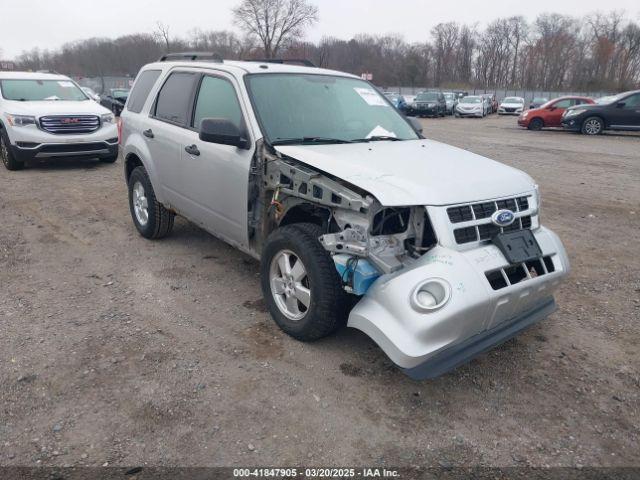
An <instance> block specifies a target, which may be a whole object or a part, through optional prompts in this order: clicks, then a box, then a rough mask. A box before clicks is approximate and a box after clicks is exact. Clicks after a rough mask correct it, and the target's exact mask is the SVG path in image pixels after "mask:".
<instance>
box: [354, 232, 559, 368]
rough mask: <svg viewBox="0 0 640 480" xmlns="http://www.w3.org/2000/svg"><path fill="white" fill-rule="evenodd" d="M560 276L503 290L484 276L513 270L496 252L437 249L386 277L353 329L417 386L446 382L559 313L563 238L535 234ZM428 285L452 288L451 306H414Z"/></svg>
mask: <svg viewBox="0 0 640 480" xmlns="http://www.w3.org/2000/svg"><path fill="white" fill-rule="evenodd" d="M534 235H535V237H536V239H537V240H538V243H539V245H540V247H541V249H542V252H543V256H545V257H547V256H549V257H551V258H552V261H553V264H554V267H555V270H554V271H553V272H551V273H547V274H545V275H542V276H539V277H537V278H529V279H527V280H525V281H521V282H520V283H515V284H513V285H510V286H508V287H506V288H502V289H500V290H493V288H492V287H491V285H490V283H489V281H488V280H487V277H486V273H487V272H491V271H494V270H496V269H500V268H504V267H508V264H507V262H506V260H505V258H504V256H503V255H502V253H501V252H500V251H499V250H498V248H497V247H496V246H494V245H492V244H485V245H481V246H479V247H478V248H475V249H472V250H466V251H458V250H454V249H450V248H446V247H443V246H438V247H436V248H434V249H433V250H431V251H430V252H429V253H427V254H426V255H424V256H423V257H422V258H420V259H419V260H417V261H416V262H415V264H413V265H411V266H408V267H406V268H404V269H403V270H400V271H398V272H395V273H393V274H389V275H384V276H382V277H380V278H379V279H378V280H376V282H375V283H374V284H373V285H372V287H371V288H370V289H369V291H368V292H367V294H366V295H365V296H364V297H363V298H362V299H361V300H360V302H359V303H358V304H357V305H356V306H355V307H354V309H353V310H352V312H351V314H350V316H349V322H348V325H349V326H350V327H353V328H356V329H358V330H361V331H363V332H364V333H366V334H367V335H368V336H369V337H371V338H372V339H373V340H374V341H375V342H376V343H377V344H378V345H379V346H380V348H382V350H383V351H384V352H385V353H386V354H387V355H388V356H389V358H390V359H391V360H392V361H393V362H394V363H395V364H396V365H397V366H398V367H400V368H401V369H402V370H403V371H405V372H406V373H407V374H409V375H410V376H411V377H412V378H416V379H424V378H432V377H434V376H438V375H441V374H443V373H445V372H446V371H448V370H450V369H452V368H455V367H456V366H458V365H460V364H461V363H464V362H466V361H469V360H471V359H472V358H473V357H474V356H476V355H478V354H480V353H482V352H484V351H486V350H488V349H490V348H492V347H494V346H495V345H498V344H499V343H502V342H503V341H505V340H507V339H509V338H511V337H512V336H513V335H516V334H517V333H518V332H520V331H521V330H523V329H524V328H526V327H527V326H529V325H531V324H533V323H535V322H538V321H540V320H542V319H543V318H544V317H546V316H547V315H549V314H550V313H551V312H552V311H553V309H554V301H553V293H554V291H555V290H556V289H557V287H558V286H559V285H560V283H561V281H562V279H563V278H564V277H566V275H567V274H568V273H569V269H570V267H569V260H568V258H567V255H566V252H565V250H564V247H563V246H562V243H561V242H560V240H559V239H558V237H557V236H556V235H555V234H554V233H553V232H551V231H550V230H547V229H545V228H539V229H537V230H536V231H535V232H534ZM428 279H439V280H443V281H445V282H447V283H448V284H449V285H450V287H451V289H450V290H451V295H450V299H449V301H448V302H447V303H446V304H445V305H444V306H443V307H442V308H440V309H438V310H436V311H432V312H429V313H424V312H420V311H417V310H416V309H414V308H413V307H412V305H411V301H410V297H411V294H412V293H413V290H414V289H415V287H416V286H417V285H419V284H420V283H421V282H424V281H425V280H428Z"/></svg>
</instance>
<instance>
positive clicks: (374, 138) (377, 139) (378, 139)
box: [351, 135, 402, 143]
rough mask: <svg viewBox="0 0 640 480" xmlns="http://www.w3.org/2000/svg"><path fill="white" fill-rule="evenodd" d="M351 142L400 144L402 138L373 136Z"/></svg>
mask: <svg viewBox="0 0 640 480" xmlns="http://www.w3.org/2000/svg"><path fill="white" fill-rule="evenodd" d="M351 141H352V142H362V143H366V142H385V141H390V142H401V141H402V138H398V137H392V136H390V135H373V136H371V137H368V138H358V139H356V140H351Z"/></svg>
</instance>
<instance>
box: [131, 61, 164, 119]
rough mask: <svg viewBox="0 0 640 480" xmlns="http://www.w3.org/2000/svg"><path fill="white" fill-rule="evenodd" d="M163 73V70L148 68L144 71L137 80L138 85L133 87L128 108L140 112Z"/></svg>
mask: <svg viewBox="0 0 640 480" xmlns="http://www.w3.org/2000/svg"><path fill="white" fill-rule="evenodd" d="M161 73H162V70H147V71H146V72H142V73H141V74H140V75H139V76H138V79H137V80H136V86H135V87H133V90H132V91H131V94H130V95H129V101H128V102H127V110H129V111H130V112H133V113H140V112H141V111H142V108H143V107H144V104H145V102H146V101H147V97H148V96H149V92H151V89H152V88H153V86H154V85H155V84H156V80H158V77H159V76H160V74H161Z"/></svg>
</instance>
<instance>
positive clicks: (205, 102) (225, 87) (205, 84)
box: [192, 76, 242, 130]
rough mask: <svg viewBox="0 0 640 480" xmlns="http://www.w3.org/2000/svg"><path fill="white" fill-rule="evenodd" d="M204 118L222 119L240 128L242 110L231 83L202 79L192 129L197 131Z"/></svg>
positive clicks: (209, 78)
mask: <svg viewBox="0 0 640 480" xmlns="http://www.w3.org/2000/svg"><path fill="white" fill-rule="evenodd" d="M205 118H224V119H226V120H230V121H231V122H233V123H234V124H235V125H236V126H238V127H239V128H240V127H241V126H242V110H241V109H240V103H238V97H237V95H236V91H235V89H234V88H233V85H232V84H231V82H229V81H227V80H224V79H222V78H218V77H208V76H205V77H204V78H203V79H202V84H201V85H200V91H199V92H198V100H197V101H196V110H195V113H194V115H193V125H192V127H195V128H196V129H198V130H199V129H200V124H201V123H202V120H203V119H205Z"/></svg>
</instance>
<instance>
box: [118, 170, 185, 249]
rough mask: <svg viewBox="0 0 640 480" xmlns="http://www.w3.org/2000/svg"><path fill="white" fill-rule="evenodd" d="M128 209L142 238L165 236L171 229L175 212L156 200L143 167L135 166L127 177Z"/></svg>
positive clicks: (152, 238)
mask: <svg viewBox="0 0 640 480" xmlns="http://www.w3.org/2000/svg"><path fill="white" fill-rule="evenodd" d="M128 186H129V210H130V211H131V218H132V219H133V223H134V225H135V226H136V228H137V229H138V232H140V235H142V236H143V237H144V238H148V239H150V240H155V239H158V238H163V237H166V236H167V235H169V234H170V233H171V230H173V222H174V220H175V214H173V213H172V212H170V211H169V210H167V209H166V208H164V205H162V204H161V203H159V202H158V200H157V199H156V194H155V192H154V191H153V186H152V185H151V180H149V175H147V171H146V170H145V169H144V167H137V168H135V169H134V170H133V172H131V176H130V177H129V182H128Z"/></svg>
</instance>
